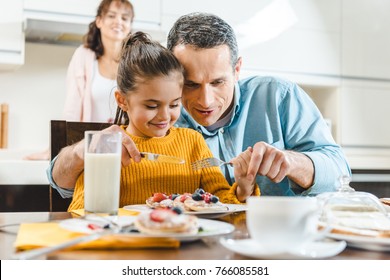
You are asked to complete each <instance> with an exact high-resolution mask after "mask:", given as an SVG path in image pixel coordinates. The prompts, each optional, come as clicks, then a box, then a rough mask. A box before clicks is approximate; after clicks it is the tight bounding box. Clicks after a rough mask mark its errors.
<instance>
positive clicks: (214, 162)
mask: <svg viewBox="0 0 390 280" xmlns="http://www.w3.org/2000/svg"><path fill="white" fill-rule="evenodd" d="M222 165H230V166H233V163H231V162H225V161H223V160H220V159H219V158H215V157H211V158H204V159H201V160H197V161H194V162H192V163H191V167H192V169H193V170H198V169H201V168H208V167H213V166H222Z"/></svg>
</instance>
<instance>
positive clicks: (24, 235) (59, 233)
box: [14, 209, 180, 251]
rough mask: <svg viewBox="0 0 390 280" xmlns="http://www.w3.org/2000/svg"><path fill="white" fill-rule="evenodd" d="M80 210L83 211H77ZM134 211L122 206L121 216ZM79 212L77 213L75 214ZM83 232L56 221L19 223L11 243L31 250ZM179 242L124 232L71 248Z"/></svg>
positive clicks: (169, 245)
mask: <svg viewBox="0 0 390 280" xmlns="http://www.w3.org/2000/svg"><path fill="white" fill-rule="evenodd" d="M78 212H80V213H83V211H78ZM135 212H136V211H128V210H125V209H122V210H120V211H119V214H120V215H137V214H138V212H136V213H137V214H134V213H135ZM77 214H79V213H77ZM84 235H86V234H84V233H78V232H72V231H69V230H66V229H63V228H62V227H60V226H59V224H58V223H55V222H48V223H24V224H21V225H20V228H19V231H18V235H17V237H16V241H15V243H14V246H15V248H16V250H18V251H22V250H30V249H35V248H40V247H47V246H53V245H57V244H59V243H62V242H66V241H69V240H71V239H74V238H78V237H81V236H84ZM179 246H180V241H178V240H176V239H173V238H161V237H134V236H130V235H126V234H112V235H106V236H102V237H101V238H100V239H97V240H94V241H89V242H85V243H80V244H78V245H75V246H72V247H71V248H69V249H70V250H79V249H110V250H114V249H139V248H178V247H179Z"/></svg>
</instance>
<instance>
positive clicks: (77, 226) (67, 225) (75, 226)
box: [59, 215, 137, 234]
mask: <svg viewBox="0 0 390 280" xmlns="http://www.w3.org/2000/svg"><path fill="white" fill-rule="evenodd" d="M136 218H137V217H136V216H107V217H101V216H97V215H87V216H85V217H83V218H74V219H66V220H62V221H60V223H59V225H60V227H62V228H64V229H67V230H69V231H74V232H80V233H88V234H91V233H95V232H98V231H102V230H103V228H104V226H105V225H108V224H110V223H111V222H114V223H115V224H117V225H119V226H127V225H131V224H133V223H134V221H135V219H136ZM89 225H94V226H97V227H100V228H101V229H98V228H97V229H92V228H91V227H89Z"/></svg>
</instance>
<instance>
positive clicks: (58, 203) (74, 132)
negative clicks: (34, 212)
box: [49, 120, 112, 212]
mask: <svg viewBox="0 0 390 280" xmlns="http://www.w3.org/2000/svg"><path fill="white" fill-rule="evenodd" d="M111 125H112V124H111V123H97V122H68V121H64V120H52V121H51V122H50V151H51V159H53V158H55V157H56V156H57V155H58V153H59V152H60V151H61V149H62V148H64V147H66V146H69V145H72V144H74V143H77V142H78V141H80V140H82V139H84V132H85V131H87V130H103V129H105V128H107V127H109V126H111ZM71 201H72V199H71V198H65V199H64V198H62V197H61V196H60V194H59V193H58V192H57V191H53V188H52V187H51V186H49V210H50V212H52V211H66V210H67V209H68V206H69V204H70V202H71Z"/></svg>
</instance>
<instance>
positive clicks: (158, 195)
mask: <svg viewBox="0 0 390 280" xmlns="http://www.w3.org/2000/svg"><path fill="white" fill-rule="evenodd" d="M167 198H168V196H167V195H166V194H165V193H154V194H153V202H160V201H163V200H165V199H167Z"/></svg>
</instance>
